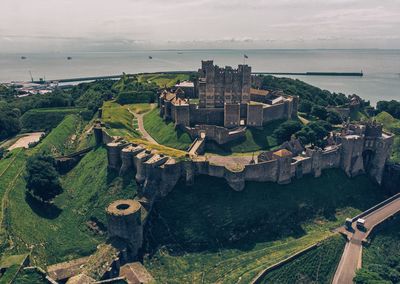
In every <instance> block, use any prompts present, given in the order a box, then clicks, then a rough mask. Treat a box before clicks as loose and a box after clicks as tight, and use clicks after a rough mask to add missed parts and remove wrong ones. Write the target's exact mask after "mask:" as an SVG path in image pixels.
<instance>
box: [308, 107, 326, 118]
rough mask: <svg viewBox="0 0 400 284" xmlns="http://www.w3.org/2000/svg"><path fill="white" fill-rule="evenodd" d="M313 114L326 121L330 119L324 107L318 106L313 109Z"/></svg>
mask: <svg viewBox="0 0 400 284" xmlns="http://www.w3.org/2000/svg"><path fill="white" fill-rule="evenodd" d="M311 114H312V115H314V116H316V117H318V118H319V119H322V120H325V119H326V118H327V117H328V112H327V110H326V109H325V108H324V107H322V106H318V105H315V106H313V107H312V110H311Z"/></svg>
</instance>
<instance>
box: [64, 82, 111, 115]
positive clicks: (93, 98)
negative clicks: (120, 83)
mask: <svg viewBox="0 0 400 284" xmlns="http://www.w3.org/2000/svg"><path fill="white" fill-rule="evenodd" d="M114 83H115V81H113V80H97V81H95V82H92V83H82V84H79V85H77V86H74V88H72V90H71V91H70V93H71V97H72V100H73V101H74V102H75V105H77V106H80V107H86V108H87V109H88V110H90V111H92V113H94V112H96V111H97V110H98V109H99V108H100V107H101V106H102V105H103V102H104V101H106V100H109V99H111V98H112V97H114V96H115V94H116V92H115V90H114V89H113V85H114Z"/></svg>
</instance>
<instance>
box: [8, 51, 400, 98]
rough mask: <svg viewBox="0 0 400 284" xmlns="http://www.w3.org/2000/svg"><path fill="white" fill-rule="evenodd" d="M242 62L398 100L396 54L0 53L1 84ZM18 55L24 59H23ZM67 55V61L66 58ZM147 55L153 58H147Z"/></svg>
mask: <svg viewBox="0 0 400 284" xmlns="http://www.w3.org/2000/svg"><path fill="white" fill-rule="evenodd" d="M243 54H246V55H247V56H248V59H246V63H247V64H249V65H251V66H252V68H253V71H266V72H272V71H275V72H307V71H332V72H340V71H344V72H345V71H347V72H350V71H353V72H359V71H361V70H362V71H363V72H364V77H362V78H359V77H325V76H323V77H314V76H313V77H310V76H293V77H295V78H299V79H301V80H304V81H306V82H308V83H310V84H313V85H316V86H318V87H320V88H323V89H327V90H330V91H334V92H342V93H345V94H353V93H356V94H358V95H360V96H361V97H363V98H365V99H367V100H370V101H371V102H372V103H373V104H375V103H376V101H378V100H391V99H395V100H400V50H245V51H242V50H183V51H171V50H168V51H131V52H84V53H70V54H63V53H50V54H0V82H8V81H13V80H14V81H17V80H29V79H30V75H29V71H31V72H32V75H33V77H34V79H38V78H43V77H45V78H46V79H61V78H75V77H82V76H100V75H114V74H121V73H122V72H125V73H137V72H156V71H171V70H197V69H198V68H199V67H200V60H202V59H203V60H205V59H214V61H215V63H216V64H218V65H220V66H225V65H230V66H236V65H237V64H240V63H243V59H244V57H243ZM21 56H26V57H27V59H25V60H21ZM68 56H71V57H72V59H71V60H67V57H68ZM149 56H151V57H152V59H149Z"/></svg>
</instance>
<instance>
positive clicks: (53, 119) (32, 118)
mask: <svg viewBox="0 0 400 284" xmlns="http://www.w3.org/2000/svg"><path fill="white" fill-rule="evenodd" d="M83 110H84V108H69V107H65V108H64V107H60V108H37V109H31V110H29V111H27V112H26V113H24V114H23V115H22V116H21V128H22V130H23V131H25V132H31V131H39V130H48V129H52V128H54V127H56V126H57V125H58V124H59V123H60V122H61V121H62V120H63V119H64V118H65V117H66V116H67V115H69V114H78V113H79V112H81V111H83Z"/></svg>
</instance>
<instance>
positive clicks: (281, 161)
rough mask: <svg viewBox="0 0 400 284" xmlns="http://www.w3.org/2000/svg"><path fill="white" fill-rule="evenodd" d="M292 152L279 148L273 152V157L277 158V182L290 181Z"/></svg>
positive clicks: (284, 182)
mask: <svg viewBox="0 0 400 284" xmlns="http://www.w3.org/2000/svg"><path fill="white" fill-rule="evenodd" d="M292 156H293V154H292V152H290V151H288V150H286V149H281V150H278V151H275V152H274V153H273V157H274V158H275V159H277V160H278V180H277V182H278V183H279V184H286V183H290V180H291V178H292V168H291V161H292Z"/></svg>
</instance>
